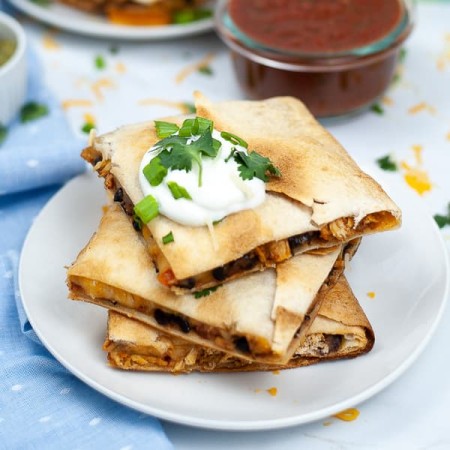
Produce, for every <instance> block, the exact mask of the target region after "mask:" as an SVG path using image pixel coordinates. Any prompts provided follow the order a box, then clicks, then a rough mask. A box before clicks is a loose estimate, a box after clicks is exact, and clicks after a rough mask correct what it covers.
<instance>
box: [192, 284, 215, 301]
mask: <svg viewBox="0 0 450 450" xmlns="http://www.w3.org/2000/svg"><path fill="white" fill-rule="evenodd" d="M219 287H220V286H214V287H211V288H206V289H203V290H201V291H197V292H194V297H195V298H202V297H207V296H208V295H211V294H212V293H213V292H215V291H217V288H219Z"/></svg>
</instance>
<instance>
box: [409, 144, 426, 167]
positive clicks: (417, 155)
mask: <svg viewBox="0 0 450 450" xmlns="http://www.w3.org/2000/svg"><path fill="white" fill-rule="evenodd" d="M411 148H412V150H413V152H414V157H415V159H416V162H417V164H418V165H420V166H421V165H422V163H423V159H422V152H423V146H422V145H413V146H412V147H411Z"/></svg>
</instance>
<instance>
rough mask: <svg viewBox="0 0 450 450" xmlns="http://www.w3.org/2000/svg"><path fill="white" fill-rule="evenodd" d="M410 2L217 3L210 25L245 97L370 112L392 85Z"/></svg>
mask: <svg viewBox="0 0 450 450" xmlns="http://www.w3.org/2000/svg"><path fill="white" fill-rule="evenodd" d="M413 7H414V4H413V0H219V3H218V5H217V9H216V14H215V22H216V29H217V31H218V33H219V36H220V37H221V38H222V40H223V41H224V42H225V43H226V44H227V46H228V47H229V48H230V49H231V55H232V60H233V65H234V68H235V71H236V75H237V79H238V81H239V83H240V85H241V87H242V88H243V90H244V92H245V93H246V95H247V96H248V97H249V98H251V99H262V98H267V97H273V96H279V95H291V96H294V97H297V98H299V99H300V100H302V101H303V102H304V103H305V104H306V106H307V107H308V108H309V109H310V110H311V112H312V113H313V114H314V115H315V116H317V117H323V118H325V117H337V116H342V115H347V114H353V113H356V112H358V111H361V110H363V109H365V108H367V107H369V106H370V105H371V104H373V102H375V101H376V100H377V99H378V98H379V97H380V96H381V95H382V94H383V93H384V92H385V90H386V89H387V87H388V86H389V84H390V83H391V81H392V78H393V75H394V71H395V67H396V63H397V60H398V56H399V52H400V48H401V45H402V44H403V42H404V41H405V39H406V38H407V37H408V36H409V34H410V32H411V30H412V27H413V23H414V16H413V13H414V10H413Z"/></svg>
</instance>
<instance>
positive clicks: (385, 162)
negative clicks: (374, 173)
mask: <svg viewBox="0 0 450 450" xmlns="http://www.w3.org/2000/svg"><path fill="white" fill-rule="evenodd" d="M376 161H377V164H378V166H379V167H380V169H383V170H388V171H390V172H395V171H397V170H398V167H397V163H396V162H395V161H393V160H392V159H391V156H390V155H386V156H383V157H382V158H379V159H377V160H376Z"/></svg>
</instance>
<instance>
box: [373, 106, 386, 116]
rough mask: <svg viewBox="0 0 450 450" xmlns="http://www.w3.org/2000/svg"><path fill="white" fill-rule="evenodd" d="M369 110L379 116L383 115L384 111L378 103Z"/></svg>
mask: <svg viewBox="0 0 450 450" xmlns="http://www.w3.org/2000/svg"><path fill="white" fill-rule="evenodd" d="M370 110H371V111H373V112H374V113H376V114H379V115H380V116H381V115H383V114H384V109H383V107H382V106H381V105H380V104H379V103H374V104H373V105H372V106H371V107H370Z"/></svg>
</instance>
